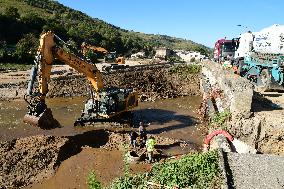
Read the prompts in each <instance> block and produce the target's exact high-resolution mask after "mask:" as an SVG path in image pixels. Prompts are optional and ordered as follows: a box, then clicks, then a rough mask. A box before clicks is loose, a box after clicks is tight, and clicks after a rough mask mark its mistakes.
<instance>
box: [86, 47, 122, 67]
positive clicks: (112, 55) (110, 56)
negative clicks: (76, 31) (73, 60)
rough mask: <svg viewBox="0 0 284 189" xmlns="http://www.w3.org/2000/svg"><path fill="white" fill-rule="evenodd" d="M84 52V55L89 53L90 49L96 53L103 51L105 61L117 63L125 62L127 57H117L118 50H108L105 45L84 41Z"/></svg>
mask: <svg viewBox="0 0 284 189" xmlns="http://www.w3.org/2000/svg"><path fill="white" fill-rule="evenodd" d="M81 48H82V52H83V54H84V55H86V54H87V52H88V51H89V50H92V51H93V52H94V53H102V54H104V57H105V58H104V61H105V62H108V63H116V64H125V58H124V57H123V56H119V57H116V52H108V50H106V49H105V48H103V47H96V46H92V45H90V44H88V43H86V42H83V43H82V45H81Z"/></svg>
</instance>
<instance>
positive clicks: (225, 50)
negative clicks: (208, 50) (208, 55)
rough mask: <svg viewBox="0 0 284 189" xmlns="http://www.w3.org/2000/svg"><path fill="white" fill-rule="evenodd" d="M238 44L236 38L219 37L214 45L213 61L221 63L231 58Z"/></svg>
mask: <svg viewBox="0 0 284 189" xmlns="http://www.w3.org/2000/svg"><path fill="white" fill-rule="evenodd" d="M238 46H239V39H238V38H233V39H232V40H227V39H219V40H218V41H217V42H216V43H215V46H214V52H213V53H214V61H216V62H219V63H221V62H224V61H226V60H228V61H231V60H233V58H234V55H235V51H236V50H237V48H238Z"/></svg>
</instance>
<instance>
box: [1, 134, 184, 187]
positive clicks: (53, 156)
mask: <svg viewBox="0 0 284 189" xmlns="http://www.w3.org/2000/svg"><path fill="white" fill-rule="evenodd" d="M153 136H154V135H153ZM154 137H155V138H156V141H157V144H158V145H160V146H164V147H166V146H173V145H178V146H183V145H184V144H183V143H181V142H180V141H179V140H176V139H170V138H164V137H159V136H154ZM129 145H130V144H129V134H128V133H127V132H123V133H116V132H110V131H106V130H93V131H87V132H84V133H82V134H78V135H75V136H66V137H55V136H44V135H37V136H31V137H26V138H19V139H15V140H12V141H7V142H1V143H0V152H1V153H0V165H1V166H0V183H1V187H0V188H20V187H23V186H27V185H30V184H34V183H38V182H40V181H42V180H47V179H50V178H51V177H52V176H53V175H54V174H55V172H56V171H57V169H58V167H59V165H60V164H61V163H62V162H63V161H65V160H67V159H68V158H70V157H72V156H74V155H76V154H79V153H80V152H81V151H82V149H83V148H101V149H106V150H109V151H112V150H120V151H122V150H123V149H124V148H125V146H129Z"/></svg>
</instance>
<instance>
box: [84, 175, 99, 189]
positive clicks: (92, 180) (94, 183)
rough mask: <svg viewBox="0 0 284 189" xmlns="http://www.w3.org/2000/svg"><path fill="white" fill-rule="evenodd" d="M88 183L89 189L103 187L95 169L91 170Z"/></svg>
mask: <svg viewBox="0 0 284 189" xmlns="http://www.w3.org/2000/svg"><path fill="white" fill-rule="evenodd" d="M87 185H88V188H89V189H101V188H102V186H101V183H100V182H99V181H98V180H97V177H96V173H95V172H94V171H91V172H90V174H89V176H88V179H87Z"/></svg>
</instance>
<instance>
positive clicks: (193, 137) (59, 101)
mask: <svg viewBox="0 0 284 189" xmlns="http://www.w3.org/2000/svg"><path fill="white" fill-rule="evenodd" d="M84 101H85V99H84V98H80V97H78V98H53V99H48V100H47V104H48V106H49V107H50V108H51V109H52V112H53V115H54V117H55V118H56V119H57V120H58V121H59V123H60V124H61V125H62V128H57V129H53V130H42V129H39V128H35V127H32V126H30V125H26V124H24V123H23V122H22V118H23V116H24V115H25V113H26V103H25V102H24V101H20V100H17V101H10V102H8V101H1V102H0V133H1V134H0V140H2V141H3V140H11V139H14V138H18V137H24V136H31V135H36V134H49V135H56V136H65V135H74V134H77V133H82V132H84V131H86V130H90V129H94V128H93V127H86V128H74V127H73V123H74V121H75V120H76V119H77V118H78V117H79V116H80V114H81V109H82V108H83V106H84ZM200 102H201V97H199V96H188V97H180V98H175V99H165V100H158V101H156V102H143V103H140V105H139V108H137V109H136V110H135V114H134V118H135V121H136V122H137V123H138V122H139V121H143V122H144V123H150V125H149V126H148V127H147V131H148V132H149V133H150V134H158V135H161V136H165V137H171V138H177V139H181V140H184V141H186V142H187V143H188V144H192V147H193V148H195V147H196V145H198V146H199V145H200V144H201V141H202V136H201V132H200V131H199V127H200V121H199V119H198V116H197V114H196V109H197V108H198V106H199V104H200Z"/></svg>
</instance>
